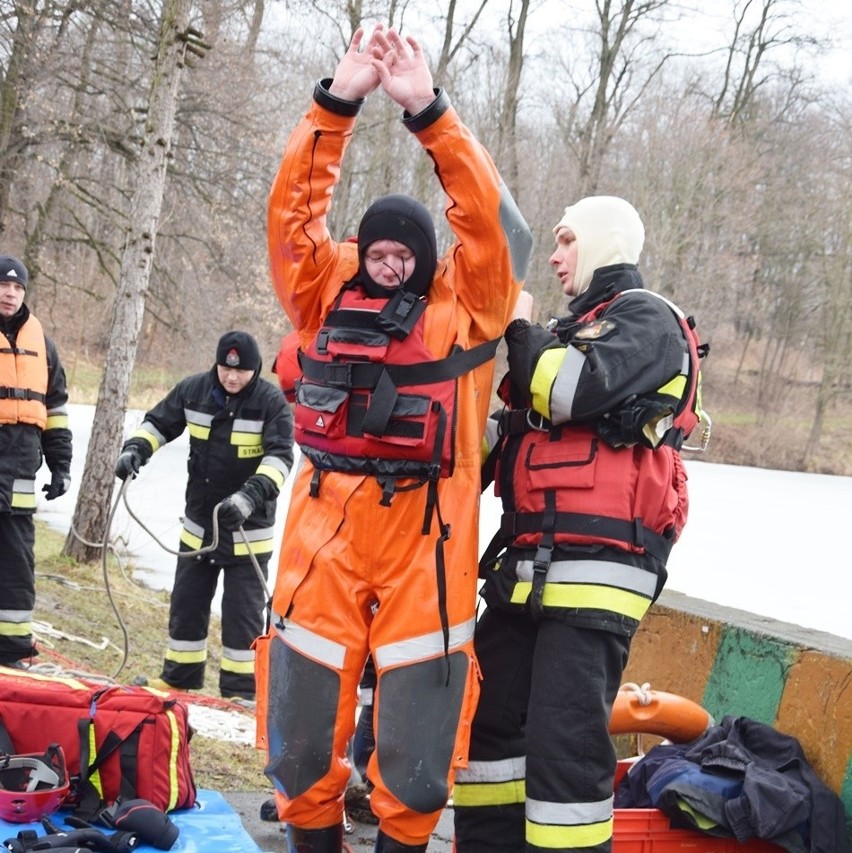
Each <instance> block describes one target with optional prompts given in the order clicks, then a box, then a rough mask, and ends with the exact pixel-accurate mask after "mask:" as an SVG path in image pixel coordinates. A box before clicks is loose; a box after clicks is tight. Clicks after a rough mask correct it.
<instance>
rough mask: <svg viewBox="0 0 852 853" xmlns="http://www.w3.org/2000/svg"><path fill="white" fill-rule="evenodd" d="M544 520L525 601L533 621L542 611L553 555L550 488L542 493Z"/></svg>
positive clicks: (553, 500) (553, 502)
mask: <svg viewBox="0 0 852 853" xmlns="http://www.w3.org/2000/svg"><path fill="white" fill-rule="evenodd" d="M544 502H545V510H544V520H543V522H542V527H541V530H542V531H543V532H542V537H541V542H540V543H539V545H538V548H537V549H536V552H535V558H534V559H533V578H532V590H531V592H530V597H529V599H528V601H527V604H528V606H529V610H530V616H531V617H532V620H533V622H538V621H540V620H541V617H542V614H543V613H544V583H545V581H546V580H547V570H548V569H549V568H550V561H551V559H552V557H553V525H554V523H555V521H556V493H555V492H554V491H553V490H552V489H550V490H548V491H546V492H545V493H544Z"/></svg>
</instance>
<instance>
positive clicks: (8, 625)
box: [0, 255, 71, 666]
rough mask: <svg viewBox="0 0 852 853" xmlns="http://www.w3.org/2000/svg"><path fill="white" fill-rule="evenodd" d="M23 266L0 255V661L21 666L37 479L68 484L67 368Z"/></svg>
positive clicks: (29, 639) (29, 646)
mask: <svg viewBox="0 0 852 853" xmlns="http://www.w3.org/2000/svg"><path fill="white" fill-rule="evenodd" d="M28 278H29V276H28V273H27V268H26V267H25V266H24V264H23V263H21V261H19V260H18V259H17V258H14V257H12V256H10V255H2V256H0V664H3V665H5V666H9V665H13V666H23V665H24V664H22V663H21V661H23V660H25V659H28V658H31V657H32V656H33V655H35V654H37V651H36V649H35V647H34V645H33V636H32V618H33V607H34V606H35V558H34V556H33V548H34V546H35V523H34V520H33V514H34V513H35V510H36V494H35V479H36V472H37V471H38V469H39V468H40V467H41V463H42V461H46V462H47V467H48V468H49V469H50V473H51V480H50V483H49V484H48V485H46V486H44V487H43V491H44V492H45V493H46V497H47V499H48V500H49V501H52V500H54V499H55V498H58V497H60V496H61V495H64V494H65V492H67V491H68V487H69V486H70V485H71V475H70V472H71V430H70V429H69V428H68V412H67V410H66V408H65V406H66V403H67V402H68V392H67V391H66V387H65V371H64V370H63V368H62V364H61V363H60V361H59V355H58V353H57V351H56V346H55V344H54V343H53V341H52V340H51V339H50V338H49V337H47V335H45V334H44V330H43V329H42V327H41V323H39V321H38V320H37V319H36V317H35V316H34V315H33V314H31V313H30V309H29V308H28V307H27V306H26V305H25V304H24V299H25V297H26V294H27V282H28Z"/></svg>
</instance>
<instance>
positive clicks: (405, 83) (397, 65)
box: [372, 27, 435, 115]
mask: <svg viewBox="0 0 852 853" xmlns="http://www.w3.org/2000/svg"><path fill="white" fill-rule="evenodd" d="M376 36H377V42H378V44H379V45H380V47H381V54H380V55H375V56H374V58H373V61H372V62H373V68H374V69H375V70H376V73H377V74H378V77H379V80H380V81H381V84H382V88H383V89H384V90H385V92H387V94H388V96H389V97H391V98H392V99H393V100H394V101H396V102H397V103H398V104H399V105H400V106H401V107H402V108H403V109H404V110H406V111H407V112H408V113H410V114H411V115H417V113H419V112H421V111H422V110H424V109H425V108H426V107H428V106H429V104H431V103H432V101H434V100H435V92H434V90H433V88H432V72H431V71H430V70H429V66H428V65H427V64H426V58H425V57H424V56H423V50H422V49H421V47H420V45H419V44H418V43H417V40H416V39H414V38H413V37H412V36H406V37H405V38H404V39H403V38H402V36H400V34H399V33H398V32H397V31H396V30H395V29H394V28H393V27H391V29H389V30H388V31H387V33H384V32H380V33H377V34H376Z"/></svg>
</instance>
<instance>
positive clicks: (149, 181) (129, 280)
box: [63, 0, 191, 562]
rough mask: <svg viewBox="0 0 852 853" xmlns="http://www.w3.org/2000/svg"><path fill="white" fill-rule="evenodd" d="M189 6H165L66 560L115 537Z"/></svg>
mask: <svg viewBox="0 0 852 853" xmlns="http://www.w3.org/2000/svg"><path fill="white" fill-rule="evenodd" d="M190 5H191V0H166V1H165V3H164V5H163V16H162V19H161V26H160V38H159V48H158V51H157V58H156V65H155V67H154V76H153V79H152V82H151V91H150V95H149V99H148V116H147V121H146V124H145V133H144V137H143V141H142V150H141V153H140V156H139V159H138V160H137V161H136V164H135V168H134V169H133V181H134V185H135V187H136V190H135V192H134V195H133V201H132V203H131V209H130V218H129V223H128V230H127V239H126V241H125V244H124V249H123V251H122V256H121V268H120V272H119V283H118V292H117V293H116V298H115V302H114V304H113V313H112V320H111V322H110V330H109V346H108V349H107V354H106V360H105V365H104V373H103V376H102V377H101V385H100V388H99V390H98V402H97V406H96V408H95V417H94V423H93V425H92V435H91V439H90V441H89V449H88V454H87V456H86V465H85V469H84V471H83V479H82V481H81V484H80V493H79V496H78V498H77V506H76V507H75V510H74V518H73V521H72V529H71V531H70V532H69V534H68V538H67V539H66V541H65V547H64V550H63V553H64V554H65V555H67V556H71V557H76V558H77V559H79V560H81V561H84V562H91V561H94V560H96V559H97V558H98V557H99V556H100V554H101V549H100V548H99V547H97V545H95V544H91V543H100V542H103V541H104V539H105V538H106V537H107V536H108V534H109V531H108V530H107V529H106V527H107V520H108V518H109V514H110V512H109V504H110V503H111V500H112V492H113V485H114V475H113V465H114V462H115V458H116V456H117V455H118V451H119V448H120V445H121V440H122V436H123V432H124V411H125V408H126V406H127V398H128V395H129V390H130V376H131V373H132V371H133V365H134V362H135V360H136V350H137V347H138V345H139V334H140V331H141V329H142V319H143V316H144V312H145V295H146V293H147V290H148V284H149V281H150V275H151V265H152V261H153V257H154V246H155V239H156V236H157V226H158V220H159V217H160V211H161V208H162V204H163V193H164V190H165V184H166V167H167V162H168V160H169V159H170V158H171V156H172V155H171V144H172V137H173V132H174V119H175V112H176V109H177V99H178V92H179V87H180V78H181V73H182V71H183V69H184V60H185V51H186V42H185V37H186V29H187V24H188V21H189V10H190ZM87 543H89V544H87Z"/></svg>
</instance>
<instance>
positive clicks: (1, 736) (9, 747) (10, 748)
mask: <svg viewBox="0 0 852 853" xmlns="http://www.w3.org/2000/svg"><path fill="white" fill-rule="evenodd" d="M0 752H5V753H6V755H14V754H15V744H13V743H12V738H11V736H10V734H9V730H8V729H7V728H6V726H5V725H3V720H0Z"/></svg>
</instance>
